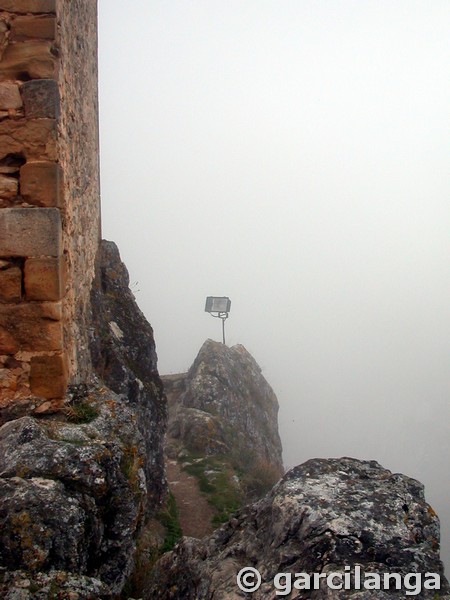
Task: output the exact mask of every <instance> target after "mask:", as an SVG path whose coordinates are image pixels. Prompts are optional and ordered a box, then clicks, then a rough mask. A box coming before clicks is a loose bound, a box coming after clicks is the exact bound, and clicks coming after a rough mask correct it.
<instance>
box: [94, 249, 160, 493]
mask: <svg viewBox="0 0 450 600" xmlns="http://www.w3.org/2000/svg"><path fill="white" fill-rule="evenodd" d="M128 285H129V276H128V271H127V269H126V267H125V265H124V264H123V262H122V261H121V260H120V255H119V250H118V249H117V246H116V244H114V243H113V242H108V241H105V240H103V241H102V242H101V244H100V247H99V251H98V255H97V267H96V276H95V279H94V283H93V287H92V292H91V307H92V329H91V338H90V348H91V355H92V364H93V367H94V369H95V371H96V373H97V375H98V376H99V378H100V379H101V381H103V382H105V384H106V385H107V386H108V387H109V388H110V389H112V390H113V391H114V392H116V393H117V394H122V395H124V396H125V397H126V398H127V399H128V402H129V403H130V404H131V405H132V407H133V410H134V411H135V413H136V426H137V428H138V429H139V431H140V433H141V435H142V438H143V440H144V443H145V447H146V456H147V460H146V461H145V463H144V465H143V468H144V471H145V475H146V481H147V493H148V495H149V498H150V505H152V504H156V503H158V502H159V501H160V499H161V497H162V495H163V494H164V493H165V491H166V480H165V477H164V456H163V436H164V433H165V429H166V419H167V407H166V398H165V395H164V391H163V386H162V382H161V379H160V377H159V374H158V370H157V356H156V349H155V341H154V337H153V329H152V327H151V325H150V324H149V322H148V321H147V319H146V318H145V316H144V315H143V313H142V312H141V310H140V309H139V307H138V305H137V304H136V300H135V298H134V296H133V294H132V293H131V291H130V289H129V287H128Z"/></svg>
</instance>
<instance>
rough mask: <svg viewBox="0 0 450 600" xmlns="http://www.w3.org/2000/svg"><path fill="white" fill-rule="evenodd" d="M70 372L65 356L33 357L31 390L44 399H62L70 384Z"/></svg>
mask: <svg viewBox="0 0 450 600" xmlns="http://www.w3.org/2000/svg"><path fill="white" fill-rule="evenodd" d="M68 379H69V372H68V366H67V357H66V355H65V354H53V355H50V356H33V357H32V358H31V371H30V388H31V391H32V393H33V394H36V396H41V397H43V398H61V397H62V396H64V394H65V392H66V388H67V384H68Z"/></svg>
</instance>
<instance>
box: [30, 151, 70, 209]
mask: <svg viewBox="0 0 450 600" xmlns="http://www.w3.org/2000/svg"><path fill="white" fill-rule="evenodd" d="M61 187H62V171H61V167H60V166H59V164H58V163H55V162H49V161H32V162H27V163H26V164H25V165H23V167H21V169H20V194H21V196H22V197H23V199H24V200H26V202H28V204H34V205H35V206H48V207H51V206H59V205H60V199H61V195H62V190H61Z"/></svg>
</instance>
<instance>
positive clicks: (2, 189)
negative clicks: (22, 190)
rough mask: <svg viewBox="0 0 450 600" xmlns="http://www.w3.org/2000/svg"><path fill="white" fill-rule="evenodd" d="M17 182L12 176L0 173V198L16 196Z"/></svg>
mask: <svg viewBox="0 0 450 600" xmlns="http://www.w3.org/2000/svg"><path fill="white" fill-rule="evenodd" d="M18 189H19V182H18V181H17V179H15V178H14V177H5V176H4V175H0V198H3V199H4V200H10V199H11V198H15V197H16V196H17V191H18Z"/></svg>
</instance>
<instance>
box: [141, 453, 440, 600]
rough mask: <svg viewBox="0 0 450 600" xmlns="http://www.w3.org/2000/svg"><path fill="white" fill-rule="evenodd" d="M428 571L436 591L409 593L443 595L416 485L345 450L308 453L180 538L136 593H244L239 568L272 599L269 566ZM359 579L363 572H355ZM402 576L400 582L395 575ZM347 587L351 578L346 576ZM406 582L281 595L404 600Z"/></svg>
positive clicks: (259, 595)
mask: <svg viewBox="0 0 450 600" xmlns="http://www.w3.org/2000/svg"><path fill="white" fill-rule="evenodd" d="M355 565H359V566H360V567H361V571H362V573H363V574H364V573H369V572H371V573H380V574H381V573H386V572H390V573H399V574H401V576H402V578H403V577H404V576H405V575H406V574H407V573H410V572H414V573H422V574H423V575H425V573H427V572H431V573H436V574H438V575H439V576H440V579H441V586H440V587H441V589H440V590H436V589H429V590H425V589H423V590H422V591H421V593H419V594H416V595H414V596H412V597H415V598H424V599H428V598H429V599H430V600H431V599H433V600H435V599H437V598H445V599H447V600H448V599H449V598H450V594H449V587H448V583H447V581H446V580H445V578H444V576H443V566H442V563H441V561H440V558H439V520H438V517H437V516H436V514H435V513H434V511H433V509H432V508H431V507H430V506H429V505H428V504H427V503H426V502H425V499H424V492H423V486H422V485H421V484H420V483H419V482H417V481H415V480H413V479H410V478H408V477H406V476H404V475H398V474H392V473H391V472H390V471H388V470H386V469H383V468H382V467H381V466H380V465H379V464H378V463H376V462H374V461H371V462H365V461H358V460H355V459H351V458H342V459H328V460H326V459H314V460H310V461H308V462H306V463H304V464H303V465H300V466H298V467H295V468H294V469H292V470H291V471H289V472H288V473H287V474H286V475H285V476H284V477H283V479H282V480H281V481H280V482H279V483H278V484H277V485H276V486H275V487H274V489H273V490H272V491H271V492H270V493H269V494H267V496H266V497H264V498H263V499H262V500H260V501H259V502H257V503H255V504H253V505H249V506H247V507H245V508H243V509H242V510H240V511H239V512H238V513H237V514H236V516H235V518H233V519H231V521H230V522H228V523H226V524H225V525H223V526H222V527H221V528H220V529H218V530H217V531H216V532H215V533H214V534H212V535H211V536H210V537H209V538H204V539H203V540H194V539H192V538H183V539H182V541H181V543H180V544H179V545H178V546H177V547H176V548H175V550H174V551H173V552H172V553H169V554H167V555H165V556H164V557H162V559H160V561H159V563H157V569H156V572H155V577H154V583H153V585H152V586H151V587H150V588H149V589H148V590H147V592H146V595H145V598H147V599H149V600H150V599H151V598H152V599H153V598H159V599H160V600H165V599H167V600H168V599H170V600H194V599H195V600H206V599H210V598H214V599H215V600H216V599H217V600H225V599H230V600H231V599H234V598H246V597H250V595H246V594H245V593H244V592H242V591H241V590H240V589H239V588H238V586H237V584H236V576H237V573H238V572H239V571H240V569H242V568H244V567H255V568H256V569H258V570H259V572H260V574H261V579H262V581H261V587H260V588H259V590H257V591H255V592H254V593H252V594H251V597H252V598H254V599H255V600H263V599H264V600H269V599H273V598H276V597H278V596H276V595H275V592H276V588H275V587H274V577H275V575H276V574H277V573H280V572H284V573H286V572H288V573H291V574H292V584H293V582H294V580H295V576H294V574H295V573H308V574H312V573H331V572H342V573H344V572H345V567H346V566H347V568H348V567H349V566H350V567H352V568H354V567H355ZM362 580H363V581H364V579H363V578H362ZM402 581H404V580H403V579H402ZM352 586H354V583H352ZM405 592H406V589H405V588H403V589H400V590H395V589H388V590H380V591H379V590H366V589H364V587H362V589H361V590H360V591H359V592H356V590H355V589H354V587H353V589H350V590H345V589H343V590H331V589H328V588H327V587H326V585H324V583H322V589H318V590H312V589H311V590H306V589H304V590H298V589H295V588H294V586H293V585H292V591H291V593H290V594H287V595H284V597H288V598H291V599H294V598H296V599H299V600H300V599H306V598H315V599H320V598H339V599H346V598H353V599H354V600H356V599H358V600H361V599H369V598H370V599H372V600H375V599H377V600H381V599H382V598H391V597H396V598H405V597H406V598H408V597H409V595H405Z"/></svg>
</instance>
